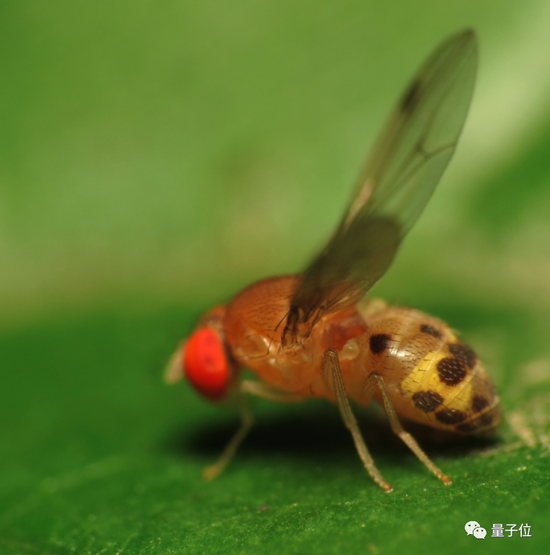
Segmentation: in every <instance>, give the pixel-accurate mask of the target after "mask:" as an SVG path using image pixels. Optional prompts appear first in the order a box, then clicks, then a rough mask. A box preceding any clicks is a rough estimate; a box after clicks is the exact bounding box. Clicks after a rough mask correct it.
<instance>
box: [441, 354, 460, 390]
mask: <svg viewBox="0 0 550 555" xmlns="http://www.w3.org/2000/svg"><path fill="white" fill-rule="evenodd" d="M437 373H438V374H439V379H440V380H441V381H442V382H443V383H444V384H446V385H451V386H453V385H458V384H459V383H460V382H461V381H462V380H463V379H464V378H465V377H466V374H467V372H466V364H465V363H464V362H463V361H462V360H460V359H458V358H456V357H446V358H442V359H441V360H440V361H439V362H438V363H437Z"/></svg>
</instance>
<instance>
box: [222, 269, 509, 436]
mask: <svg viewBox="0 0 550 555" xmlns="http://www.w3.org/2000/svg"><path fill="white" fill-rule="evenodd" d="M299 282H300V277H299V276H284V277H275V278H271V279H267V280H263V281H260V282H257V283H255V284H253V285H251V286H250V287H248V288H246V289H245V290H244V291H242V292H241V293H239V294H238V295H237V296H236V297H235V298H234V299H233V300H232V301H231V302H230V303H229V304H228V305H227V306H226V308H225V312H224V313H223V315H222V316H221V320H220V324H221V328H222V331H223V334H224V336H225V340H226V345H227V346H228V348H229V349H230V351H231V355H232V357H233V358H234V359H235V361H236V362H237V365H238V366H239V367H245V368H249V369H250V370H252V371H253V372H254V373H255V374H256V375H257V376H258V377H259V378H260V379H261V380H262V381H264V382H266V383H269V384H271V385H273V386H276V387H278V388H280V389H283V390H285V391H289V392H292V393H296V394H298V395H300V396H302V397H306V398H307V397H323V398H326V399H329V400H331V401H334V400H335V396H334V392H333V390H332V388H331V386H330V384H329V383H328V382H327V380H326V378H325V376H324V374H323V372H322V368H321V359H322V357H323V354H324V353H325V352H326V351H327V349H334V350H335V351H337V352H338V358H339V361H340V368H341V371H342V377H343V379H344V383H345V388H346V392H347V394H348V396H349V397H350V398H352V399H353V400H354V401H355V402H357V403H358V404H361V405H366V404H368V403H369V402H370V399H371V398H372V392H371V391H368V389H367V388H366V386H365V383H366V378H367V376H368V375H369V374H371V373H372V372H377V373H379V374H381V375H382V376H383V377H384V380H385V382H386V384H387V386H388V390H389V392H390V395H391V399H392V402H393V405H394V407H395V410H396V412H397V414H399V415H400V416H402V417H405V418H408V419H410V420H414V421H416V422H419V423H422V424H427V425H429V426H431V427H435V428H439V429H445V430H449V431H455V432H460V433H479V432H480V431H483V430H487V429H491V428H494V427H495V426H496V425H497V424H498V423H499V421H500V408H499V399H498V396H497V394H496V392H495V389H494V387H493V386H492V384H491V381H490V379H489V377H488V375H487V373H486V371H485V369H484V368H483V366H482V365H481V363H480V362H479V360H478V359H477V357H476V355H475V354H474V352H473V351H472V350H471V349H470V348H469V347H467V346H466V345H464V344H463V343H461V342H460V341H459V340H458V339H457V338H456V336H455V335H454V334H453V333H452V331H451V330H450V329H449V328H448V326H446V325H445V324H444V323H443V322H441V321H440V320H437V319H436V318H432V317H430V316H427V315H425V314H423V313H421V312H419V311H416V310H412V309H407V308H396V307H393V308H386V307H385V306H384V307H382V308H381V309H378V310H377V311H375V312H374V313H373V312H372V310H370V309H369V305H364V306H363V305H358V306H355V307H352V308H347V309H344V310H341V311H338V312H334V313H331V314H329V315H327V316H325V317H323V318H321V319H320V320H319V321H318V322H317V323H316V324H315V326H314V327H313V328H312V330H311V333H310V335H309V337H307V338H306V339H305V340H304V341H303V342H302V343H301V344H299V345H293V346H290V347H284V346H283V345H282V343H281V336H282V333H283V330H284V328H285V324H286V317H287V314H288V311H289V305H290V301H291V299H292V296H293V294H294V291H295V290H296V288H297V286H298V284H299ZM374 398H375V399H376V400H377V401H378V402H381V396H380V393H379V392H376V393H375V394H374Z"/></svg>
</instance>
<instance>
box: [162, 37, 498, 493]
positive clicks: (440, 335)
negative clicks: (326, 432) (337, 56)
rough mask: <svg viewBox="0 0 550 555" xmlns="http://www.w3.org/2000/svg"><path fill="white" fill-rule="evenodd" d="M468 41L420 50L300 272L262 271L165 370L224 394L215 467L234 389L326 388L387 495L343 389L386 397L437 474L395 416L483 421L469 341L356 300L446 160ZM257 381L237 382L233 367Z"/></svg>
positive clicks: (473, 53) (426, 320)
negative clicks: (266, 275)
mask: <svg viewBox="0 0 550 555" xmlns="http://www.w3.org/2000/svg"><path fill="white" fill-rule="evenodd" d="M477 58H478V53H477V39H476V35H475V32H474V31H472V30H470V29H468V30H465V31H462V32H460V33H458V34H456V35H453V36H451V37H450V38H448V39H447V40H446V41H444V42H443V43H442V44H441V45H440V46H439V47H438V48H437V49H436V50H435V51H434V52H433V53H432V54H431V56H429V58H428V59H427V61H426V62H425V63H424V65H423V66H422V67H421V68H420V70H419V72H418V73H417V75H416V76H415V77H414V79H413V80H412V82H411V84H410V85H409V87H408V88H407V89H406V91H405V93H404V95H403V96H402V98H401V99H400V101H399V102H398V104H397V106H396V107H395V109H394V111H393V112H392V114H391V116H390V118H389V120H388V121H387V123H386V125H385V127H384V128H383V130H382V132H381V134H380V135H379V136H378V139H377V140H376V142H375V145H374V148H373V150H372V152H371V155H370V157H369V158H368V159H367V163H366V165H365V168H364V170H363V171H362V173H361V175H360V178H359V180H358V184H357V186H356V188H355V190H354V192H353V195H352V197H351V202H350V203H349V205H348V207H347V210H346V212H345V214H344V217H343V218H342V220H341V222H340V224H339V225H338V227H337V229H336V231H335V232H334V234H333V236H332V238H331V239H330V240H329V242H328V244H327V245H326V246H325V248H324V249H323V250H322V251H321V253H320V254H319V255H318V256H317V257H316V258H315V259H314V260H313V262H311V264H310V265H309V266H308V267H307V268H306V270H305V271H304V272H303V273H302V274H299V275H287V276H281V277H273V278H270V279H264V280H262V281H259V282H257V283H254V284H252V285H251V286H249V287H247V288H246V289H244V290H243V291H241V292H240V293H239V294H238V295H237V296H236V297H235V298H234V299H233V300H232V301H231V302H229V303H228V304H227V305H225V306H216V307H215V308H213V309H212V310H210V311H209V312H207V313H206V314H205V315H204V316H203V317H202V318H201V320H200V321H199V323H198V326H197V327H196V329H195V331H194V332H193V333H192V335H191V336H190V338H189V339H188V340H187V341H186V342H184V343H183V344H181V345H180V347H179V348H178V350H177V351H176V353H175V354H174V356H173V357H172V359H171V362H170V363H169V365H168V367H167V374H166V378H167V381H169V382H172V381H175V380H176V379H178V378H179V377H181V376H182V375H183V374H184V375H185V376H186V377H187V380H188V381H189V382H190V383H191V385H192V386H193V387H194V388H195V389H196V390H197V391H198V392H199V393H200V394H202V395H203V396H204V397H206V398H208V399H210V400H212V401H219V400H222V399H224V398H226V397H227V396H228V395H229V394H230V393H231V392H232V391H236V392H237V395H238V399H239V407H240V413H241V419H242V422H241V426H240V428H239V429H238V431H237V433H236V434H235V436H234V437H233V438H232V439H231V441H230V442H229V444H228V445H227V447H226V448H225V450H224V451H223V453H222V455H221V457H220V458H219V460H218V461H217V462H216V463H215V464H214V465H212V466H210V467H208V468H207V469H206V470H205V471H204V476H205V477H206V478H209V479H210V478H214V477H215V476H217V475H218V474H219V473H220V472H221V471H222V470H223V469H224V468H225V466H226V465H227V463H228V462H229V461H230V459H231V458H232V456H233V455H234V453H235V451H236V449H237V447H238V446H239V444H240V443H241V442H242V441H243V439H244V437H245V436H246V434H247V432H248V431H249V429H250V427H251V425H252V415H251V413H250V411H249V409H248V407H247V404H246V399H245V396H246V394H251V395H256V396H258V397H263V398H265V399H270V400H272V401H276V402H281V403H292V402H298V401H302V400H304V399H308V398H316V397H317V398H318V397H322V398H326V399H328V400H330V401H332V402H334V403H336V404H337V405H338V407H339V410H340V413H341V416H342V419H343V421H344V424H345V425H346V427H347V428H348V429H349V431H350V432H351V435H352V437H353V440H354V442H355V446H356V448H357V451H358V453H359V456H360V458H361V460H362V461H363V464H364V466H365V468H366V470H367V471H368V473H369V474H370V475H371V476H372V478H373V479H374V481H375V482H376V483H377V484H378V485H380V486H381V487H382V488H383V489H384V490H385V491H391V489H392V487H391V486H390V484H389V483H388V482H387V481H386V480H385V479H384V478H383V477H382V474H381V473H380V472H379V470H378V469H377V468H376V466H375V464H374V461H373V459H372V458H371V456H370V454H369V451H368V449H367V446H366V444H365V442H364V440H363V437H362V435H361V432H360V430H359V427H358V425H357V421H356V419H355V417H354V415H353V412H352V409H351V407H350V403H349V399H350V398H351V399H352V400H353V401H355V402H356V403H358V404H359V405H368V404H369V403H370V402H371V401H372V400H375V401H377V402H378V403H380V404H381V405H383V406H384V408H385V411H386V413H387V415H388V418H389V422H390V425H391V428H392V430H393V431H394V432H395V433H396V434H397V435H398V436H399V437H400V438H401V439H402V440H403V441H404V442H405V444H406V445H407V446H408V447H409V448H410V449H411V450H412V451H413V452H414V454H415V455H416V456H417V457H418V458H419V459H420V460H421V461H422V462H423V463H424V464H425V465H426V466H427V467H428V469H429V470H431V471H432V472H433V473H434V474H435V475H436V476H437V477H438V478H439V479H440V480H441V481H442V482H443V483H445V484H450V483H451V480H450V478H449V477H448V476H446V475H445V474H444V473H443V472H442V471H441V470H440V469H439V468H438V467H437V466H436V465H435V464H434V463H433V462H432V461H431V460H430V459H429V458H428V456H427V455H426V454H425V453H424V451H423V450H422V449H421V448H420V446H419V445H418V443H417V442H416V441H415V439H414V438H413V437H412V436H411V435H410V434H409V433H408V432H406V431H405V429H404V428H403V427H402V425H401V422H400V417H401V418H405V419H408V420H412V421H414V422H418V423H421V424H425V425H428V426H431V427H432V428H437V429H442V430H446V431H450V432H456V433H457V434H474V433H479V432H485V431H489V430H493V429H494V428H495V427H496V426H497V425H498V423H499V421H500V406H499V398H498V396H497V393H496V391H495V389H494V387H493V385H492V383H491V381H490V379H489V377H488V375H487V372H486V371H485V369H484V367H483V365H482V364H481V362H480V361H479V360H478V358H477V356H476V355H475V353H474V351H473V350H472V349H470V348H469V347H468V346H467V345H465V344H464V343H462V342H461V341H460V340H459V339H458V338H457V337H456V335H455V334H454V333H453V331H451V330H450V329H449V327H448V326H447V325H446V324H445V323H443V322H442V321H440V320H438V319H436V318H433V317H431V316H427V315H426V314H423V313H422V312H419V311H417V310H412V309H408V308H400V307H388V306H387V305H386V304H385V303H384V302H383V301H381V300H376V299H375V300H364V297H365V294H366V293H367V291H368V290H369V289H370V288H371V287H372V286H373V285H374V283H375V282H376V281H377V280H378V279H379V278H380V277H382V275H383V274H384V273H385V272H386V271H387V269H388V267H389V266H390V264H391V262H392V260H393V258H394V256H395V254H396V252H397V250H398V248H399V245H400V244H401V242H402V240H403V238H404V236H405V235H406V233H407V232H408V231H409V229H410V228H411V227H412V225H413V224H414V222H415V221H416V220H417V218H418V217H419V215H420V213H421V212H422V210H423V209H424V206H425V205H426V203H427V202H428V200H429V198H430V196H431V195H432V193H433V190H434V189H435V186H436V185H437V182H438V181H439V179H440V177H441V175H442V173H443V171H444V169H445V167H446V166H447V163H448V162H449V160H450V158H451V157H452V155H453V153H454V150H455V148H456V145H457V141H458V137H459V135H460V132H461V130H462V127H463V125H464V121H465V119H466V115H467V112H468V108H469V105H470V100H471V98H472V93H473V89H474V84H475V76H476V68H477ZM241 368H248V369H250V370H252V371H253V372H254V373H255V374H256V376H257V377H258V378H259V379H258V380H243V379H241V378H240V375H239V370H240V369H241Z"/></svg>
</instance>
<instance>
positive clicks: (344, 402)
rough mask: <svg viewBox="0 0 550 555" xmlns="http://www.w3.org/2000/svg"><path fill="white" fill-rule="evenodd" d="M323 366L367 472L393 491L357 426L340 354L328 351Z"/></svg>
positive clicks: (378, 482)
mask: <svg viewBox="0 0 550 555" xmlns="http://www.w3.org/2000/svg"><path fill="white" fill-rule="evenodd" d="M321 365H322V368H323V373H324V374H325V376H326V378H327V380H328V381H329V383H330V384H331V385H332V387H333V389H334V393H335V395H336V400H337V402H338V408H339V409H340V414H341V415H342V420H343V421H344V424H345V425H346V428H347V429H348V430H349V431H350V432H351V435H352V437H353V441H354V442H355V447H356V448H357V452H358V453H359V457H360V458H361V460H362V461H363V464H364V465H365V468H366V469H367V472H368V473H369V474H370V475H371V477H372V479H373V480H374V481H375V482H376V483H377V484H378V485H379V486H380V487H381V488H382V489H383V490H385V491H387V492H389V491H391V490H392V487H391V485H390V484H388V482H386V480H384V478H383V477H382V474H380V472H379V470H378V469H377V468H376V466H375V465H374V461H373V460H372V457H371V456H370V453H369V450H368V449H367V446H366V444H365V440H364V439H363V436H362V435H361V431H360V430H359V426H358V425H357V420H356V419H355V416H354V415H353V412H352V411H351V407H350V404H349V401H348V397H347V395H346V389H345V386H344V380H343V379H342V372H341V371H340V363H339V361H338V353H337V352H336V351H334V350H332V349H329V350H328V351H326V352H325V354H324V356H323V360H322V363H321Z"/></svg>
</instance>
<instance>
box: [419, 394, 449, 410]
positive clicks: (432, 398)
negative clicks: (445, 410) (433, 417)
mask: <svg viewBox="0 0 550 555" xmlns="http://www.w3.org/2000/svg"><path fill="white" fill-rule="evenodd" d="M412 400H413V403H414V404H415V406H416V408H418V409H420V410H422V411H424V412H433V411H434V410H435V409H436V408H437V407H439V405H441V403H443V397H441V395H439V393H437V392H435V391H417V392H416V393H415V394H414V395H413V396H412Z"/></svg>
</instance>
